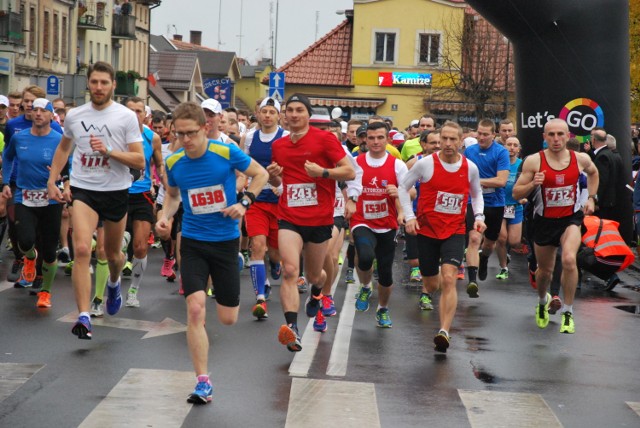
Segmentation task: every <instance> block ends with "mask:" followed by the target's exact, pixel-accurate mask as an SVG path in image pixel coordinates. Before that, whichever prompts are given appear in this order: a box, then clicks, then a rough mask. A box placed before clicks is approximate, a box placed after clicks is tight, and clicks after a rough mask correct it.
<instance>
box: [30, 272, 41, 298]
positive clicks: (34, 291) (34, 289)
mask: <svg viewBox="0 0 640 428" xmlns="http://www.w3.org/2000/svg"><path fill="white" fill-rule="evenodd" d="M43 280H44V278H43V277H42V275H36V279H34V280H33V283H31V288H30V289H29V295H30V296H37V295H38V293H39V292H41V291H42V282H43Z"/></svg>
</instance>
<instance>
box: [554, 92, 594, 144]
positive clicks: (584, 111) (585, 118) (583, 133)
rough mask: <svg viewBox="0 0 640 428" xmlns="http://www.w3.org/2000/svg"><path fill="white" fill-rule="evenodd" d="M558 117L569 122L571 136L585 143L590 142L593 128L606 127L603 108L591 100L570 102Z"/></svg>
mask: <svg viewBox="0 0 640 428" xmlns="http://www.w3.org/2000/svg"><path fill="white" fill-rule="evenodd" d="M558 117H559V118H560V119H564V120H565V121H566V122H567V124H568V125H569V131H570V132H571V134H573V135H575V137H576V138H577V139H578V141H580V142H583V143H584V142H585V141H588V140H589V136H590V135H591V130H592V129H593V128H595V127H596V126H601V127H604V112H603V111H602V107H600V106H599V105H598V103H597V102H595V101H593V100H591V99H589V98H576V99H575V100H571V101H569V102H568V103H566V104H565V105H564V107H562V110H560V114H559V115H558Z"/></svg>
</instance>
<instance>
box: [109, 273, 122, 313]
mask: <svg viewBox="0 0 640 428" xmlns="http://www.w3.org/2000/svg"><path fill="white" fill-rule="evenodd" d="M121 307H122V296H121V295H120V280H118V282H117V283H116V286H115V287H109V284H107V313H108V314H109V315H115V314H117V313H118V311H119V310H120V308H121Z"/></svg>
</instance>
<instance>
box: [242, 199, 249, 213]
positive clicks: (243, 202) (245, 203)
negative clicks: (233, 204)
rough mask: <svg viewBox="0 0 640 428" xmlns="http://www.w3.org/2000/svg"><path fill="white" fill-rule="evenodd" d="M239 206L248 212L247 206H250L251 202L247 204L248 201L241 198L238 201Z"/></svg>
mask: <svg viewBox="0 0 640 428" xmlns="http://www.w3.org/2000/svg"><path fill="white" fill-rule="evenodd" d="M240 205H242V206H243V207H244V209H245V210H248V209H249V206H251V202H249V201H248V200H246V199H244V198H242V199H240Z"/></svg>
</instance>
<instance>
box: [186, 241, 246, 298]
mask: <svg viewBox="0 0 640 428" xmlns="http://www.w3.org/2000/svg"><path fill="white" fill-rule="evenodd" d="M239 245H240V243H239V240H238V239H232V240H230V241H221V242H206V241H197V240H195V239H189V238H184V237H183V238H182V241H181V247H180V255H181V256H182V263H181V264H180V273H181V275H182V288H183V289H184V297H187V296H188V295H190V294H192V293H195V292H197V291H205V290H206V289H207V282H208V280H209V277H211V281H212V282H213V286H214V288H215V290H216V301H217V302H218V303H219V304H221V305H223V306H229V307H232V308H233V307H236V306H238V305H239V304H240V272H239V270H238V247H239Z"/></svg>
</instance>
